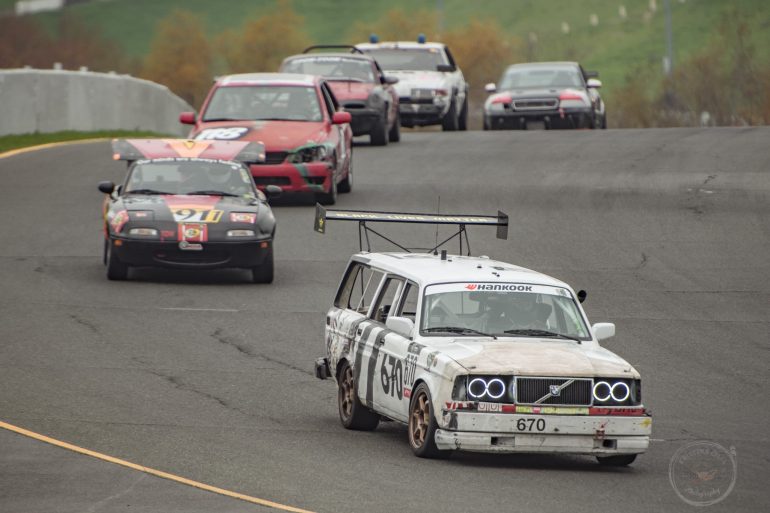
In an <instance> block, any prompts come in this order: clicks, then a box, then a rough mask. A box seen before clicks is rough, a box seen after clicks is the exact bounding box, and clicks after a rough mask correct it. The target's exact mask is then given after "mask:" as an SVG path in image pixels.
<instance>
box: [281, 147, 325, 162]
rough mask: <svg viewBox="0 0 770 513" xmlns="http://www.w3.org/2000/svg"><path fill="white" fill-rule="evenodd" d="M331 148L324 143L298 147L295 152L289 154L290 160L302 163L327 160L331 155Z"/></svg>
mask: <svg viewBox="0 0 770 513" xmlns="http://www.w3.org/2000/svg"><path fill="white" fill-rule="evenodd" d="M329 155H330V153H329V149H328V148H327V147H326V146H323V145H317V146H305V147H303V148H299V149H297V150H296V151H295V152H293V153H290V154H289V158H288V161H289V162H291V163H293V164H301V163H303V162H316V161H319V160H326V159H327V158H328V157H329Z"/></svg>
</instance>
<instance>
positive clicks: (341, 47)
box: [302, 45, 364, 55]
mask: <svg viewBox="0 0 770 513" xmlns="http://www.w3.org/2000/svg"><path fill="white" fill-rule="evenodd" d="M315 50H348V51H349V52H350V53H359V54H361V55H363V54H364V52H362V51H361V50H359V49H358V47H356V46H353V45H313V46H308V47H307V48H305V49H304V50H302V53H310V52H314V51H315Z"/></svg>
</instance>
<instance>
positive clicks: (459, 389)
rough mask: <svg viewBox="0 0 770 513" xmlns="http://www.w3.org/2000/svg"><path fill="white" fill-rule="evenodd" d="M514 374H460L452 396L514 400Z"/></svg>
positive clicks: (498, 401) (463, 398)
mask: <svg viewBox="0 0 770 513" xmlns="http://www.w3.org/2000/svg"><path fill="white" fill-rule="evenodd" d="M513 388H514V385H513V376H473V375H471V376H459V377H458V378H457V379H456V380H455V384H454V389H453V391H452V398H453V399H455V400H458V401H481V402H492V403H512V402H513Z"/></svg>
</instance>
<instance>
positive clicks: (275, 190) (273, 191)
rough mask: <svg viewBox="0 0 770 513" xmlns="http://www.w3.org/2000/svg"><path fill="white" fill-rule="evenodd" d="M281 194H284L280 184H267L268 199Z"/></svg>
mask: <svg viewBox="0 0 770 513" xmlns="http://www.w3.org/2000/svg"><path fill="white" fill-rule="evenodd" d="M281 194H283V189H281V188H280V187H279V186H277V185H274V184H270V185H266V186H265V196H267V199H273V198H278V197H279V196H280V195H281Z"/></svg>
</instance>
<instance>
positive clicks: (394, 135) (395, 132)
mask: <svg viewBox="0 0 770 513" xmlns="http://www.w3.org/2000/svg"><path fill="white" fill-rule="evenodd" d="M388 140H389V141H390V142H398V141H400V140H401V114H400V113H399V112H396V119H394V120H393V126H392V127H390V132H388Z"/></svg>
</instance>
